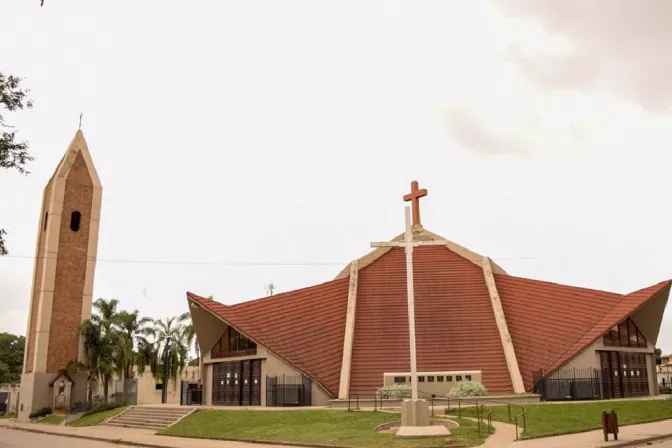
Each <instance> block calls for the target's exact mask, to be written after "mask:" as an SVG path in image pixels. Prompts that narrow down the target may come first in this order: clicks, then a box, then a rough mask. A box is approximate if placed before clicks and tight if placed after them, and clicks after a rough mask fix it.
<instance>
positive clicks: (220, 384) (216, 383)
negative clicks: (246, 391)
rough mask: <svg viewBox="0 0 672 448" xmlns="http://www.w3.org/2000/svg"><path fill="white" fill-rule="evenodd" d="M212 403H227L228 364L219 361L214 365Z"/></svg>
mask: <svg viewBox="0 0 672 448" xmlns="http://www.w3.org/2000/svg"><path fill="white" fill-rule="evenodd" d="M212 404H214V405H225V404H227V403H226V364H225V363H217V364H214V365H213V366H212Z"/></svg>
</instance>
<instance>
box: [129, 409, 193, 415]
mask: <svg viewBox="0 0 672 448" xmlns="http://www.w3.org/2000/svg"><path fill="white" fill-rule="evenodd" d="M190 412H191V410H189V411H183V412H153V411H145V410H144V409H143V410H136V409H129V410H128V411H126V412H125V414H126V413H128V414H138V415H167V416H173V415H174V416H180V415H187V414H188V413H190Z"/></svg>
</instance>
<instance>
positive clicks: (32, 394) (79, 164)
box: [18, 130, 102, 421]
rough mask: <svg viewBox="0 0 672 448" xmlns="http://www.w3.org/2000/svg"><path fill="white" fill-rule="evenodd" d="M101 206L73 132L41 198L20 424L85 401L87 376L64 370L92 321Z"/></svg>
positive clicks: (79, 351) (79, 352) (94, 176)
mask: <svg viewBox="0 0 672 448" xmlns="http://www.w3.org/2000/svg"><path fill="white" fill-rule="evenodd" d="M101 202H102V186H101V184H100V179H99V178H98V173H97V172H96V168H95V167H94V165H93V161H92V160H91V155H90V154H89V149H88V147H87V144H86V140H84V134H83V133H82V131H81V130H78V131H77V133H76V134H75V137H74V138H73V139H72V142H70V146H69V147H68V150H67V151H66V153H65V155H64V156H63V159H62V160H61V162H60V163H59V164H58V167H57V168H56V171H55V172H54V174H53V175H52V177H51V179H49V182H48V183H47V185H46V187H45V188H44V194H43V197H42V211H41V213H40V220H39V227H38V232H37V245H36V249H35V266H34V270H33V287H32V292H31V296H30V309H29V313H28V328H27V331H26V350H25V354H24V361H23V374H22V375H21V388H20V395H19V413H18V414H19V415H18V417H19V419H20V420H22V421H26V420H28V419H29V415H30V413H31V412H34V411H37V410H38V409H40V408H43V407H52V408H57V409H63V408H65V409H67V408H68V406H70V405H71V404H74V403H75V402H77V401H81V402H85V401H86V388H87V384H86V375H83V374H79V375H65V374H64V369H65V368H66V367H67V366H68V364H69V363H70V362H71V361H76V360H79V361H82V360H83V355H84V349H83V340H82V337H81V334H80V328H81V325H82V322H83V321H84V320H86V319H88V318H89V317H91V299H92V294H93V278H94V273H95V269H96V255H97V251H98V230H99V226H100V207H101ZM66 383H67V384H66ZM64 384H65V385H64Z"/></svg>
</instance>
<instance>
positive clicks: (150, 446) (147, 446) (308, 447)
mask: <svg viewBox="0 0 672 448" xmlns="http://www.w3.org/2000/svg"><path fill="white" fill-rule="evenodd" d="M1 428H7V429H12V430H17V431H25V432H32V433H35V434H46V435H50V436H60V437H70V438H73V439H82V440H93V441H95V442H104V443H113V444H123V445H128V446H138V447H143V448H174V447H173V446H170V445H159V444H156V443H144V442H134V441H132V440H125V439H123V438H120V439H107V438H104V437H93V436H83V435H80V434H64V433H60V432H51V431H48V430H46V429H33V428H22V427H18V426H10V425H2V426H0V429H1ZM156 435H157V436H159V437H161V436H163V437H175V438H183V439H193V440H210V441H213V442H244V443H253V444H257V445H281V446H292V447H305V448H352V447H349V446H343V445H317V444H302V443H294V442H274V441H270V440H248V439H206V438H202V437H176V436H165V435H163V434H156Z"/></svg>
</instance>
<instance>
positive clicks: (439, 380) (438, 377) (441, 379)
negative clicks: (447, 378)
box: [436, 375, 443, 383]
mask: <svg viewBox="0 0 672 448" xmlns="http://www.w3.org/2000/svg"><path fill="white" fill-rule="evenodd" d="M436 381H437V382H439V383H443V375H439V376H437V377H436Z"/></svg>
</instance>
